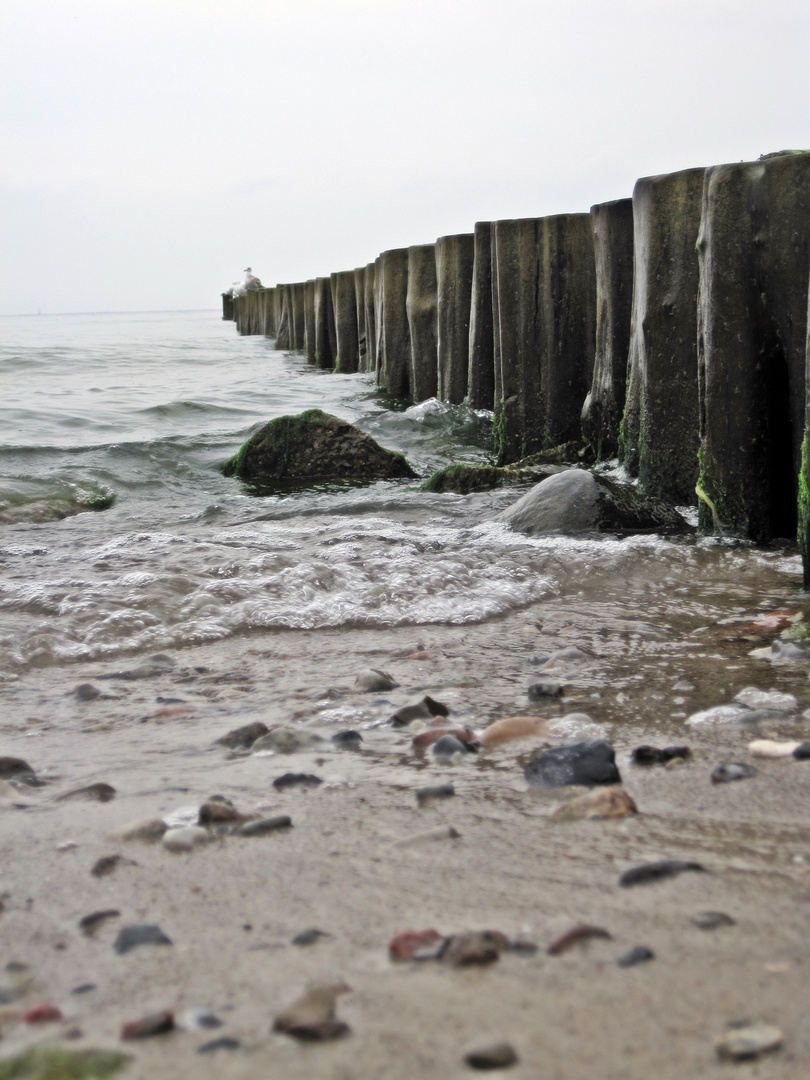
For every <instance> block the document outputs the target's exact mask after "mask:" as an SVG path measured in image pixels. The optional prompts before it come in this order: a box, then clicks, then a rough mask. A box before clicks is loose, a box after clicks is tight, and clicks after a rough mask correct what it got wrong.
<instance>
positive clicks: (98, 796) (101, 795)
mask: <svg viewBox="0 0 810 1080" xmlns="http://www.w3.org/2000/svg"><path fill="white" fill-rule="evenodd" d="M115 795H116V791H115V788H114V787H113V786H112V785H111V784H103V783H101V784H88V785H87V786H86V787H80V788H76V790H75V791H66V792H65V794H64V795H59V796H58V801H59V802H62V801H63V800H65V799H89V800H91V801H95V802H110V800H112V799H114V798H115Z"/></svg>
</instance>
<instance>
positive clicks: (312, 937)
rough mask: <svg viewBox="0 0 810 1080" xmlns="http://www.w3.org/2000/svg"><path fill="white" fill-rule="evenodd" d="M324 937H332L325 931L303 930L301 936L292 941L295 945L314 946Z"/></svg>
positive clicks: (298, 935) (296, 936)
mask: <svg viewBox="0 0 810 1080" xmlns="http://www.w3.org/2000/svg"><path fill="white" fill-rule="evenodd" d="M322 937H331V935H330V934H327V933H326V931H325V930H316V929H315V928H314V927H313V928H312V929H310V930H302V931H301V933H300V934H296V935H295V937H294V938H293V939H292V944H293V945H314V944H315V942H316V941H318V940H319V939H320V938H322Z"/></svg>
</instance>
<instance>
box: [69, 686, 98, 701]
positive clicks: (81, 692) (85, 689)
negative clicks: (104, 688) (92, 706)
mask: <svg viewBox="0 0 810 1080" xmlns="http://www.w3.org/2000/svg"><path fill="white" fill-rule="evenodd" d="M73 693H74V695H75V697H76V700H77V701H95V700H96V698H100V697H101V691H100V690H99V689H98V688H97V687H95V686H93V684H92V683H89V682H83V683H79V685H78V686H77V687H76V688H75V690H74V691H73Z"/></svg>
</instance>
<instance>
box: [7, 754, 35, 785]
mask: <svg viewBox="0 0 810 1080" xmlns="http://www.w3.org/2000/svg"><path fill="white" fill-rule="evenodd" d="M24 775H30V776H33V775H35V774H34V770H33V769H32V768H31V766H30V765H29V764H28V762H27V761H23V759H22V758H18V757H0V780H9V779H10V778H11V777H12V776H24Z"/></svg>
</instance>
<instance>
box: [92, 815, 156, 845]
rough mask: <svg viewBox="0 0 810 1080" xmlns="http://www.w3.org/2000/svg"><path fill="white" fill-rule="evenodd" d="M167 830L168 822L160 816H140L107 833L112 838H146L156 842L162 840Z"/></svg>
mask: <svg viewBox="0 0 810 1080" xmlns="http://www.w3.org/2000/svg"><path fill="white" fill-rule="evenodd" d="M165 832H166V823H165V821H161V819H160V818H139V819H138V820H137V821H129V822H127V824H126V825H121V826H119V827H118V828H117V829H113V831H112V832H111V833H107V836H108V837H109V839H110V840H146V841H150V842H154V841H156V840H160V838H161V837H162V836H163V834H164V833H165Z"/></svg>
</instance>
